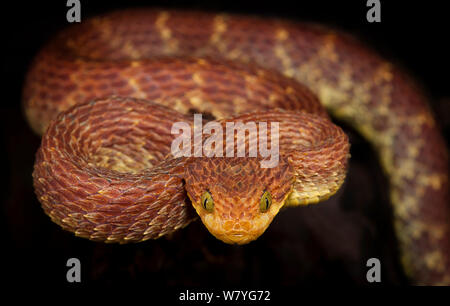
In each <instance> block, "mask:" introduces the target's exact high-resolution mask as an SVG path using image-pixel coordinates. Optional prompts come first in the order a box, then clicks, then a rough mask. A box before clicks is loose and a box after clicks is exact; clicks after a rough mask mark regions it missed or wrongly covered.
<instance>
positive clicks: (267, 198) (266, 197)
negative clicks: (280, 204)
mask: <svg viewBox="0 0 450 306" xmlns="http://www.w3.org/2000/svg"><path fill="white" fill-rule="evenodd" d="M270 204H272V195H271V194H270V192H268V191H266V192H264V193H263V195H262V197H261V201H260V202H259V209H260V210H261V212H266V211H267V210H268V209H269V207H270Z"/></svg>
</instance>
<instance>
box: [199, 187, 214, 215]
mask: <svg viewBox="0 0 450 306" xmlns="http://www.w3.org/2000/svg"><path fill="white" fill-rule="evenodd" d="M201 201H202V206H203V208H204V209H205V210H206V211H207V212H212V210H213V207H214V200H213V198H212V196H211V194H210V193H209V192H208V191H205V192H204V193H203V194H202V198H201Z"/></svg>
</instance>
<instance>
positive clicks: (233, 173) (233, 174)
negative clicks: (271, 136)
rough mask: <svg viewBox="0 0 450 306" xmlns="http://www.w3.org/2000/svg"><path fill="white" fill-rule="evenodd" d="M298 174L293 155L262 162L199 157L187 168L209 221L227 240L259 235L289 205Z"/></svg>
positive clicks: (196, 202)
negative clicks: (274, 163)
mask: <svg viewBox="0 0 450 306" xmlns="http://www.w3.org/2000/svg"><path fill="white" fill-rule="evenodd" d="M293 180H294V175H293V170H292V168H291V166H290V165H289V164H288V162H287V161H284V160H282V159H280V161H279V163H278V165H277V166H276V167H273V168H262V167H261V164H260V159H259V158H240V157H232V158H230V157H213V158H207V157H201V158H194V159H193V161H192V162H191V163H189V164H188V166H187V167H186V170H185V182H186V190H187V193H188V196H189V198H190V199H191V201H192V205H193V206H194V208H195V210H196V211H197V213H198V215H199V216H200V218H201V220H202V222H203V224H204V225H205V226H206V228H207V229H208V230H209V232H210V233H211V234H213V235H214V236H215V237H216V238H218V239H220V240H222V241H223V242H225V243H230V244H245V243H249V242H250V241H252V240H255V239H256V238H258V237H259V236H260V235H261V234H262V233H263V232H264V231H265V230H266V228H267V227H268V226H269V224H270V223H271V222H272V220H273V218H274V217H275V215H276V214H277V213H278V211H279V210H280V208H281V207H283V205H284V202H285V200H286V198H287V197H288V196H289V194H290V193H291V191H292V185H293Z"/></svg>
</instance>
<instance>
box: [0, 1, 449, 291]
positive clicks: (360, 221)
mask: <svg viewBox="0 0 450 306" xmlns="http://www.w3.org/2000/svg"><path fill="white" fill-rule="evenodd" d="M16 2H17V1H16ZM381 2H382V5H381V7H382V12H381V16H382V17H381V18H382V22H381V23H368V22H367V21H366V19H365V18H366V12H367V9H368V8H367V7H366V1H314V2H313V1H307V2H306V1H272V2H262V1H248V2H246V1H148V2H144V1H141V2H139V1H125V0H124V1H95V2H94V1H87V0H84V1H83V0H82V1H81V10H82V20H83V19H86V18H88V17H89V16H92V15H95V14H98V13H103V12H106V11H108V10H111V9H116V8H122V7H130V6H131V7H132V6H143V5H148V6H159V7H166V8H194V9H204V10H211V11H227V12H238V13H250V14H257V15H265V16H279V17H285V18H291V19H294V20H307V21H315V22H319V23H325V24H329V25H331V26H335V27H338V28H340V29H343V30H346V31H349V32H351V33H353V34H355V35H357V36H359V37H360V38H361V39H362V40H363V41H365V42H366V43H367V44H369V45H371V46H373V47H374V48H375V49H376V50H378V51H379V52H380V53H381V54H383V55H384V56H386V57H387V58H390V59H391V60H393V61H394V62H396V63H397V64H398V65H400V66H402V67H403V68H404V69H406V70H407V71H409V72H410V73H411V74H412V75H414V76H415V77H416V78H417V79H418V80H419V81H420V83H421V84H422V85H423V87H424V88H425V90H426V92H427V93H428V94H429V96H430V98H431V101H432V102H433V104H432V109H433V111H434V112H435V114H436V117H437V121H438V122H439V124H440V125H441V127H442V130H443V133H444V134H445V135H446V137H447V139H448V138H449V135H450V100H449V98H450V96H449V88H448V81H449V75H448V73H449V68H450V65H449V60H448V56H449V54H450V47H449V46H448V45H446V41H448V28H449V26H448V21H447V20H448V16H447V14H448V12H447V11H446V8H444V7H441V6H438V4H437V3H438V2H437V1H436V2H431V1H426V2H421V4H420V6H418V5H414V4H412V3H411V2H409V1H404V2H401V1H398V2H396V4H395V5H394V4H393V3H392V2H393V1H389V2H388V1H381ZM65 4H66V1H54V2H51V1H46V2H45V3H44V1H36V2H30V3H2V15H1V18H0V19H1V23H2V26H1V29H2V32H1V34H2V35H1V39H2V43H1V45H2V47H1V52H2V53H4V54H3V55H2V56H1V78H2V80H1V84H2V97H1V98H0V103H1V104H0V113H1V117H0V118H1V122H0V125H1V127H2V129H1V143H0V145H1V146H2V147H1V151H2V153H3V154H5V156H4V157H3V158H2V160H3V161H4V162H2V163H1V166H0V170H2V174H3V175H2V177H4V178H5V180H4V182H3V185H2V187H1V189H0V192H1V193H0V197H1V203H2V205H1V219H0V220H1V221H0V222H1V223H0V226H1V233H2V245H3V247H2V251H1V253H2V264H3V273H2V275H3V277H4V278H6V279H8V281H9V282H10V284H14V285H17V286H29V285H32V286H36V285H39V284H40V285H43V286H52V287H53V288H54V287H55V286H65V287H71V286H84V287H94V286H116V285H122V284H128V285H129V284H131V285H142V286H144V287H146V288H151V287H153V288H154V287H161V286H163V287H165V286H168V287H170V288H171V290H173V291H174V292H175V293H177V292H180V291H182V290H184V289H185V288H187V287H190V286H194V287H196V288H203V289H205V288H224V287H227V288H235V289H236V288H237V289H245V288H252V287H253V288H259V289H264V288H280V287H283V288H297V287H300V286H316V285H330V286H331V285H333V286H335V285H338V286H345V285H351V286H373V284H368V283H367V281H366V277H365V276H366V272H367V269H368V268H366V261H367V259H368V258H371V257H376V258H379V259H380V260H381V263H382V284H381V285H407V284H408V282H407V280H406V278H405V276H404V274H403V272H402V269H401V267H400V264H399V260H398V250H397V247H396V245H397V243H396V240H395V237H394V232H393V228H392V222H391V210H390V207H389V202H388V194H387V190H388V189H387V187H388V186H387V182H386V179H385V177H384V176H383V173H382V171H381V169H380V167H379V165H378V163H377V161H376V155H375V153H374V152H373V150H372V149H371V148H370V146H369V144H368V143H367V142H366V141H364V140H363V139H362V138H361V137H359V136H358V135H357V134H356V133H354V132H353V131H352V130H351V129H350V128H348V127H345V129H346V132H347V133H349V135H350V139H351V143H352V148H351V154H352V162H351V165H350V171H349V174H348V178H347V180H346V183H345V185H344V187H343V188H342V189H341V191H340V192H339V193H338V194H337V195H336V196H334V197H333V198H332V199H331V200H328V201H326V202H324V203H322V204H320V205H317V206H312V207H306V208H298V209H289V210H286V211H282V212H280V214H279V216H277V217H276V218H275V220H274V222H273V223H272V225H271V226H270V227H269V229H268V230H267V232H266V233H265V234H264V235H263V236H262V237H260V238H259V239H258V240H257V241H255V242H252V243H250V244H249V245H246V246H243V247H239V246H229V245H225V244H223V243H222V242H220V241H218V240H216V239H215V238H214V237H212V236H211V235H210V234H209V233H208V232H207V230H206V229H205V228H204V227H203V225H202V224H201V222H199V221H197V222H194V223H193V224H191V225H190V226H188V227H187V228H185V229H183V230H180V231H178V232H176V233H174V234H173V235H171V236H170V237H167V238H162V239H159V240H155V241H147V242H144V243H140V244H133V245H106V244H101V243H94V242H91V241H88V240H85V239H81V238H77V237H75V236H74V235H73V234H71V233H68V232H65V231H63V230H61V229H60V228H59V227H58V226H57V225H55V224H53V223H52V222H51V221H50V218H49V217H47V216H46V215H45V214H44V212H43V210H42V209H41V208H40V204H39V202H38V201H37V199H36V197H35V195H34V191H33V186H32V178H31V173H32V169H33V162H34V155H35V152H36V151H37V149H38V147H39V143H40V139H39V137H38V136H36V135H34V134H33V133H32V132H31V130H30V128H29V127H28V125H27V124H26V122H25V120H24V117H23V115H22V111H21V106H20V102H21V88H22V85H23V79H24V76H25V73H26V71H27V68H28V66H29V64H30V61H31V60H32V58H33V56H34V55H35V54H36V53H37V51H38V50H39V48H40V47H42V45H43V44H44V43H45V42H46V40H47V39H49V38H50V37H51V36H52V35H53V34H55V33H56V32H57V31H58V30H60V29H62V28H63V27H65V26H67V25H68V23H67V21H66V19H65V18H66V12H67V9H68V8H67V7H66V6H65ZM71 257H77V258H79V259H80V260H81V263H82V283H81V284H76V285H75V284H69V283H67V282H66V280H65V275H66V271H67V268H66V266H65V265H66V261H67V259H68V258H71ZM5 275H6V276H5Z"/></svg>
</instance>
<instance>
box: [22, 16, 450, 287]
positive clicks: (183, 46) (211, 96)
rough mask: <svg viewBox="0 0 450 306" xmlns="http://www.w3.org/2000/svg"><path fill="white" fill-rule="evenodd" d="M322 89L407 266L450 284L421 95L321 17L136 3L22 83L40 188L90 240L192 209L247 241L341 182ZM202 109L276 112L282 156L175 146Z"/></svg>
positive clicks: (231, 114) (342, 159)
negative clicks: (362, 157)
mask: <svg viewBox="0 0 450 306" xmlns="http://www.w3.org/2000/svg"><path fill="white" fill-rule="evenodd" d="M300 83H301V84H304V85H305V86H306V87H308V88H310V89H311V91H312V92H313V93H314V94H313V93H312V92H310V91H309V90H308V88H306V87H305V86H303V85H301V84H300ZM315 95H317V96H318V98H319V99H317V98H316V96H315ZM142 99H145V100H142ZM319 100H320V102H321V103H322V104H323V105H324V106H326V108H327V109H328V110H329V112H331V114H333V115H334V116H336V117H338V118H339V119H341V120H343V121H346V122H349V123H350V124H351V125H352V126H353V127H355V129H357V130H358V131H359V132H360V133H361V134H362V135H363V136H365V137H366V138H367V139H368V140H369V141H370V142H371V144H372V145H373V146H374V147H375V149H376V150H377V152H378V154H379V157H380V161H381V165H382V167H383V169H384V171H385V172H386V174H387V176H388V178H389V182H390V199H391V202H392V205H393V212H394V222H395V224H394V225H395V230H396V234H397V238H398V241H399V243H400V249H401V254H402V258H401V259H402V263H403V265H404V267H405V270H406V272H407V274H408V275H409V276H410V277H411V278H412V279H413V280H414V281H415V282H416V283H420V284H444V283H450V248H449V242H450V241H449V237H450V235H449V234H450V233H449V220H448V217H449V207H448V202H449V201H448V200H449V197H448V164H447V163H448V162H447V151H446V147H445V144H444V142H443V140H442V138H441V136H440V134H439V129H438V128H437V127H436V123H435V121H434V119H433V117H432V115H431V114H430V111H429V109H428V106H427V100H426V98H425V97H424V95H423V94H422V93H421V91H420V90H419V89H418V88H417V86H416V85H415V84H414V82H413V81H412V80H410V79H409V78H408V77H407V76H406V75H405V74H404V73H402V72H401V71H399V70H398V69H397V68H395V67H394V66H393V65H392V64H390V63H389V62H387V61H386V60H384V59H382V58H380V57H379V56H378V55H377V54H375V53H374V52H372V51H370V50H368V49H367V48H366V47H364V46H362V45H361V44H360V43H359V42H357V41H355V40H354V39H353V38H351V37H348V36H347V35H345V34H341V33H338V32H336V31H333V30H330V29H326V28H322V27H319V26H315V25H309V24H298V23H293V22H288V21H281V20H272V19H270V20H266V19H260V18H256V17H247V16H233V15H213V14H207V13H197V12H177V11H155V10H127V11H121V12H113V13H109V14H106V15H104V16H100V17H97V18H93V19H90V20H87V21H83V22H82V23H81V24H80V25H77V26H74V27H71V28H69V29H67V30H65V31H63V32H61V33H60V34H59V35H58V36H57V37H55V39H53V40H52V41H50V42H49V43H48V44H47V46H46V47H44V48H43V50H42V51H41V52H40V53H39V54H38V56H37V57H36V59H35V61H34V63H33V65H32V67H31V69H30V71H29V73H28V75H27V78H26V83H25V88H24V94H23V101H24V109H25V112H26V116H27V118H28V121H29V123H30V125H31V126H32V128H33V129H34V130H35V131H36V132H38V133H40V134H43V138H42V144H41V147H40V149H39V151H38V153H37V158H36V163H35V169H34V172H33V178H34V185H35V190H36V194H37V196H38V198H39V201H40V202H41V203H42V206H43V208H44V210H45V212H46V213H47V214H48V215H49V216H50V217H51V218H52V220H53V221H55V222H56V223H58V224H59V225H61V226H62V227H63V228H64V229H67V230H70V231H72V232H74V233H75V234H76V235H78V236H81V237H85V238H89V239H92V240H97V241H106V242H120V243H124V242H129V241H142V240H146V239H149V238H157V237H160V236H162V235H164V234H167V233H170V232H173V231H175V230H177V229H179V228H181V227H184V226H185V225H187V224H188V223H189V222H190V221H192V220H193V219H195V216H196V215H195V213H193V209H192V206H193V207H194V208H195V210H196V211H197V213H198V215H199V216H200V218H201V219H202V221H203V223H204V224H205V226H206V227H207V228H208V229H209V231H210V232H211V233H212V234H213V235H215V236H216V237H217V238H219V239H221V240H223V241H225V242H228V243H239V244H242V243H247V242H249V241H251V240H254V239H256V238H257V237H258V236H259V235H261V234H262V232H264V230H265V229H266V228H267V226H268V225H269V224H270V222H271V221H272V219H273V217H274V216H275V215H276V214H277V212H278V211H279V209H280V208H282V207H283V206H293V205H304V204H309V203H315V202H318V201H321V200H323V199H326V198H328V197H329V196H331V195H332V194H333V193H335V192H336V191H337V189H338V188H339V187H340V185H341V184H342V183H343V180H344V176H345V172H346V168H347V158H348V151H349V144H348V140H347V137H346V136H345V134H344V133H343V132H342V130H341V129H340V128H338V127H336V126H335V125H334V124H332V123H331V122H330V121H329V119H328V116H327V114H326V112H325V111H324V109H323V108H322V106H321V104H320V103H319ZM149 101H152V102H149ZM192 112H198V113H204V114H209V115H212V116H214V118H216V119H217V122H218V124H219V125H221V126H225V124H226V122H229V121H239V122H244V123H245V122H269V123H270V122H275V121H276V122H279V123H280V130H279V144H280V158H279V163H278V165H277V166H276V167H273V168H261V167H260V163H259V162H260V160H261V158H260V157H256V158H252V157H248V156H247V157H181V158H180V157H178V158H174V157H173V156H172V155H171V153H170V152H171V151H170V150H171V143H172V141H173V140H174V137H175V135H173V134H172V133H171V127H172V125H173V123H174V122H188V123H189V124H191V126H192V117H191V116H189V115H188V114H189V113H192Z"/></svg>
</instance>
